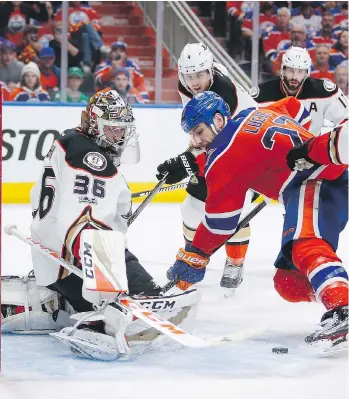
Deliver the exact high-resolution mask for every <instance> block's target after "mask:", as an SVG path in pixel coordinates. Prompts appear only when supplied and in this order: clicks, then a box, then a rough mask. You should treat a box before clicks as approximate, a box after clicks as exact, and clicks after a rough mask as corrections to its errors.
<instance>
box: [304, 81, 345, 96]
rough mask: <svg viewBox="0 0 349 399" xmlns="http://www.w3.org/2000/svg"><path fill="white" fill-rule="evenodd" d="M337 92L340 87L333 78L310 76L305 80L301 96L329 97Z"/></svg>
mask: <svg viewBox="0 0 349 399" xmlns="http://www.w3.org/2000/svg"><path fill="white" fill-rule="evenodd" d="M337 92H338V87H337V85H336V84H335V83H333V82H332V81H331V80H328V79H315V78H308V79H307V80H306V81H305V82H304V88H303V91H302V93H301V96H300V98H302V97H304V98H328V97H332V96H333V95H334V94H336V93H337Z"/></svg>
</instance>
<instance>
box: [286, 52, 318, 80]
mask: <svg viewBox="0 0 349 399" xmlns="http://www.w3.org/2000/svg"><path fill="white" fill-rule="evenodd" d="M311 64H312V61H311V58H310V55H309V53H308V51H307V50H306V49H305V48H302V47H293V46H292V47H290V48H289V49H288V50H287V51H286V53H285V54H284V55H283V56H282V62H281V70H280V75H281V77H282V78H283V73H284V68H285V67H289V68H297V69H306V70H307V77H308V76H309V75H310V68H311Z"/></svg>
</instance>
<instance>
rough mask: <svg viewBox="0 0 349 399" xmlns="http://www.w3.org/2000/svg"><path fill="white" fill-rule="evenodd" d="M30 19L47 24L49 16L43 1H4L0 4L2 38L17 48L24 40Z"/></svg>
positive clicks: (0, 32)
mask: <svg viewBox="0 0 349 399" xmlns="http://www.w3.org/2000/svg"><path fill="white" fill-rule="evenodd" d="M30 18H33V19H36V20H37V21H42V22H46V21H47V20H48V14H47V9H46V5H45V3H44V2H42V1H31V2H27V1H2V2H1V3H0V36H4V37H6V38H7V39H8V40H10V41H11V42H12V43H14V44H15V45H16V46H17V47H18V46H20V44H21V43H22V40H23V33H24V29H25V27H26V25H27V24H29V21H30Z"/></svg>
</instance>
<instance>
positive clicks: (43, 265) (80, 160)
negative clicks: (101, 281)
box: [31, 130, 131, 286]
mask: <svg viewBox="0 0 349 399" xmlns="http://www.w3.org/2000/svg"><path fill="white" fill-rule="evenodd" d="M31 206H32V213H33V221H32V224H31V234H32V237H33V238H34V239H35V240H37V241H38V242H40V243H42V244H43V245H45V246H47V247H48V248H50V249H52V250H53V251H55V252H57V253H60V254H61V256H63V257H64V258H65V259H66V260H67V261H68V262H70V263H72V264H74V265H79V246H80V233H81V231H82V230H83V229H86V228H88V229H109V230H117V231H121V232H123V233H125V232H126V230H127V217H128V216H129V215H130V213H131V192H130V190H129V188H128V186H127V183H126V181H125V179H124V177H123V176H122V174H121V173H120V172H119V170H118V169H117V168H116V167H115V166H114V164H113V162H112V161H111V160H110V159H109V157H108V156H107V154H105V153H104V152H103V151H102V150H101V149H100V147H99V146H98V145H97V144H96V143H95V142H94V141H92V140H91V139H90V138H88V137H87V136H85V135H83V134H82V133H81V132H79V131H78V130H71V131H69V132H68V133H67V134H65V135H62V136H61V137H60V138H59V139H57V140H56V141H55V142H54V144H53V145H52V147H51V149H50V151H49V152H48V154H47V156H46V157H45V160H44V163H43V170H42V174H41V176H40V178H39V180H38V181H37V183H36V184H35V186H34V187H33V189H32V191H31ZM34 251H35V250H34ZM32 255H33V266H34V271H35V275H36V279H37V283H38V284H39V285H44V286H47V285H49V284H52V283H54V282H55V281H56V280H57V278H60V277H62V275H63V273H66V272H65V271H64V269H63V268H61V270H60V269H59V267H57V265H56V264H55V263H54V262H50V261H49V260H47V258H46V257H45V256H43V255H41V254H40V253H36V252H33V254H32Z"/></svg>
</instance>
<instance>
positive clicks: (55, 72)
mask: <svg viewBox="0 0 349 399" xmlns="http://www.w3.org/2000/svg"><path fill="white" fill-rule="evenodd" d="M39 58H40V61H39V68H40V72H41V76H40V82H41V86H42V88H43V89H45V90H46V91H48V92H49V94H50V95H51V97H53V93H56V92H58V90H59V76H60V72H61V70H60V68H58V67H57V66H56V65H54V62H55V52H54V50H53V48H51V47H45V48H43V49H42V50H41V51H40V53H39Z"/></svg>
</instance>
